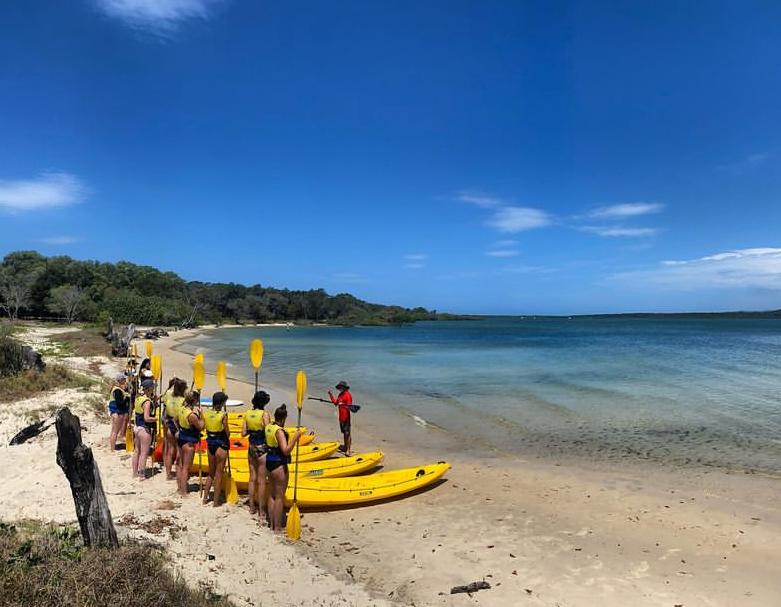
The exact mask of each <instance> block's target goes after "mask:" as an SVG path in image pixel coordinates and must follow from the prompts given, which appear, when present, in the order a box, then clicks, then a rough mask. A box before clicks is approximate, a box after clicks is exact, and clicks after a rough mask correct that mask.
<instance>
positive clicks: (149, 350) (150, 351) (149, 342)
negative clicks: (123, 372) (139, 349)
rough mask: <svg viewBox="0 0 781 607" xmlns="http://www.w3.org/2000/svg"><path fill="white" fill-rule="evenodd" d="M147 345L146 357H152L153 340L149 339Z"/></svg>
mask: <svg viewBox="0 0 781 607" xmlns="http://www.w3.org/2000/svg"><path fill="white" fill-rule="evenodd" d="M144 345H145V347H146V357H147V358H152V342H151V341H147V342H146V344H144Z"/></svg>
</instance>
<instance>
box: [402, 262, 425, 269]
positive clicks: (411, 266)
mask: <svg viewBox="0 0 781 607" xmlns="http://www.w3.org/2000/svg"><path fill="white" fill-rule="evenodd" d="M404 267H405V268H407V269H408V270H420V269H421V268H424V267H425V266H424V265H423V264H422V263H405V264H404Z"/></svg>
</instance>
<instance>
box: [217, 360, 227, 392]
mask: <svg viewBox="0 0 781 607" xmlns="http://www.w3.org/2000/svg"><path fill="white" fill-rule="evenodd" d="M225 378H226V375H225V363H224V362H223V361H220V362H218V363H217V383H218V384H220V390H222V391H223V392H225Z"/></svg>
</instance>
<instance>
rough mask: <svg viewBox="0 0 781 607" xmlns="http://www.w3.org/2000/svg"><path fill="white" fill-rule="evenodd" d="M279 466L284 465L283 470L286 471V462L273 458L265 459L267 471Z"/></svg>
mask: <svg viewBox="0 0 781 607" xmlns="http://www.w3.org/2000/svg"><path fill="white" fill-rule="evenodd" d="M280 466H284V467H285V471H287V462H280V461H279V460H274V461H271V462H270V461H268V459H266V470H268V471H269V472H273V471H274V470H276V469H277V468H279V467H280Z"/></svg>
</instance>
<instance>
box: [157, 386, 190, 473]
mask: <svg viewBox="0 0 781 607" xmlns="http://www.w3.org/2000/svg"><path fill="white" fill-rule="evenodd" d="M186 390H187V382H186V381H184V380H182V379H179V378H177V377H174V378H173V379H171V381H170V382H169V384H168V390H166V392H165V395H164V396H163V404H164V409H163V411H164V414H165V425H164V427H163V432H164V436H165V438H164V439H163V440H165V444H164V447H163V467H164V468H165V472H166V475H165V478H166V480H173V479H175V478H176V474H174V472H173V470H172V468H173V465H174V464H175V463H176V462H177V461H178V460H179V445H178V444H177V442H176V435H177V433H178V432H179V407H180V406H181V405H182V403H183V402H184V393H185V391H186Z"/></svg>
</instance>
